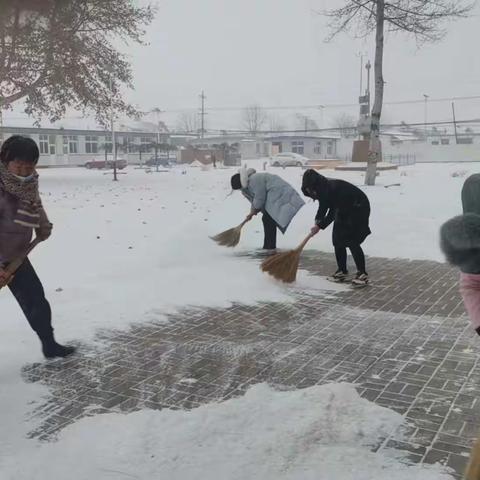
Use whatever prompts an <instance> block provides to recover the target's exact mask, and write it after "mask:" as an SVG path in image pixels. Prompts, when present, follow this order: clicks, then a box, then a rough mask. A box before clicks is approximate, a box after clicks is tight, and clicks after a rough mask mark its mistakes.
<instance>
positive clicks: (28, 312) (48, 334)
mask: <svg viewBox="0 0 480 480" xmlns="http://www.w3.org/2000/svg"><path fill="white" fill-rule="evenodd" d="M8 286H9V288H10V291H11V292H12V293H13V295H14V297H15V298H16V299H17V302H18V304H19V305H20V307H21V309H22V310H23V313H24V314H25V316H26V317H27V320H28V323H29V324H30V326H31V327H32V328H33V330H34V331H35V332H36V333H37V335H38V336H39V337H40V340H43V341H50V340H52V339H53V328H52V311H51V309H50V304H49V303H48V301H47V299H46V298H45V292H44V291H43V286H42V283H41V282H40V279H39V278H38V276H37V274H36V273H35V270H34V269H33V267H32V264H31V263H30V261H29V260H28V259H26V260H25V261H24V262H23V264H22V266H21V267H20V268H19V269H18V270H17V272H16V273H15V276H14V277H13V279H12V281H11V282H10V283H9V285H8Z"/></svg>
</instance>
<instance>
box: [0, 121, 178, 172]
mask: <svg viewBox="0 0 480 480" xmlns="http://www.w3.org/2000/svg"><path fill="white" fill-rule="evenodd" d="M2 132H3V138H4V140H5V139H7V138H8V137H10V136H12V135H23V136H27V137H30V138H32V139H33V140H35V142H37V144H38V147H39V149H40V160H39V166H41V167H53V166H58V167H70V166H81V165H84V164H85V163H86V162H87V161H91V160H93V159H101V158H102V157H103V156H104V155H105V153H111V152H112V134H111V132H110V131H106V130H76V129H63V128H57V129H55V128H34V127H3V129H2ZM177 137H179V136H177ZM157 141H158V142H159V143H169V142H170V141H171V140H170V136H169V134H167V133H157V132H143V131H121V132H115V143H116V145H117V157H118V158H124V159H126V160H128V161H129V162H130V163H140V162H141V161H143V159H145V158H148V157H150V156H151V155H152V154H153V152H154V147H153V144H154V143H156V142H157ZM184 141H185V139H183V138H182V139H180V138H176V139H175V141H174V142H172V143H173V144H177V145H178V144H181V143H182V142H184Z"/></svg>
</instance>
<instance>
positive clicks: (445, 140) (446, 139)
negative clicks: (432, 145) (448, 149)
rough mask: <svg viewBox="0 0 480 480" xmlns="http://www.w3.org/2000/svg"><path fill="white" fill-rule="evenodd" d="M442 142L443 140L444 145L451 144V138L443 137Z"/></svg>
mask: <svg viewBox="0 0 480 480" xmlns="http://www.w3.org/2000/svg"><path fill="white" fill-rule="evenodd" d="M441 142H442V145H450V139H449V138H442V140H441Z"/></svg>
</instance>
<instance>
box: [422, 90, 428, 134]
mask: <svg viewBox="0 0 480 480" xmlns="http://www.w3.org/2000/svg"><path fill="white" fill-rule="evenodd" d="M423 97H424V98H425V111H424V126H425V141H426V140H427V137H428V135H427V117H428V98H429V95H425V94H423Z"/></svg>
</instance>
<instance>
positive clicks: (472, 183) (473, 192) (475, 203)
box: [462, 173, 480, 215]
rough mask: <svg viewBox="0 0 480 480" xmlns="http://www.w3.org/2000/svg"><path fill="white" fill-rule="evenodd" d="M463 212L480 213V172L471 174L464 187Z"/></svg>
mask: <svg viewBox="0 0 480 480" xmlns="http://www.w3.org/2000/svg"><path fill="white" fill-rule="evenodd" d="M462 205H463V213H476V214H477V215H480V174H478V173H476V174H474V175H471V176H470V177H468V178H467V179H466V180H465V183H464V184H463V188H462Z"/></svg>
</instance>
